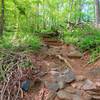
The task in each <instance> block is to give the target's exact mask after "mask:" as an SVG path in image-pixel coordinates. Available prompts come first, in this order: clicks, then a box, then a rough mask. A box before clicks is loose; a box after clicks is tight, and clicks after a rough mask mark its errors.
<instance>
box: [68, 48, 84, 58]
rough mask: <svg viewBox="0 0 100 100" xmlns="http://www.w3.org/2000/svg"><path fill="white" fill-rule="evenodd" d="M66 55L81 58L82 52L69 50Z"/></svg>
mask: <svg viewBox="0 0 100 100" xmlns="http://www.w3.org/2000/svg"><path fill="white" fill-rule="evenodd" d="M68 57H70V58H81V57H82V54H81V53H80V52H79V51H76V50H75V51H71V52H70V53H69V54H68Z"/></svg>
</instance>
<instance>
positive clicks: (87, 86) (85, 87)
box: [81, 79, 96, 90]
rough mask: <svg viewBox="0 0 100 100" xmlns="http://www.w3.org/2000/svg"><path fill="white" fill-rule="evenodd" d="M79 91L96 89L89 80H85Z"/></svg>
mask: <svg viewBox="0 0 100 100" xmlns="http://www.w3.org/2000/svg"><path fill="white" fill-rule="evenodd" d="M81 89H83V90H93V89H96V85H95V84H94V83H93V82H92V81H91V80H89V79H87V80H86V81H85V82H84V84H83V86H82V88H81Z"/></svg>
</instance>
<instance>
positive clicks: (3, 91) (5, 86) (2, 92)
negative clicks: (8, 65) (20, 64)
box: [1, 73, 12, 100]
mask: <svg viewBox="0 0 100 100" xmlns="http://www.w3.org/2000/svg"><path fill="white" fill-rule="evenodd" d="M11 76H12V73H11V74H10V75H9V77H8V81H7V83H6V84H4V86H3V88H2V90H1V100H3V96H4V93H5V91H6V88H7V86H8V84H9V81H10V77H11Z"/></svg>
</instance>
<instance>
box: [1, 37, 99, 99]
mask: <svg viewBox="0 0 100 100" xmlns="http://www.w3.org/2000/svg"><path fill="white" fill-rule="evenodd" d="M43 42H44V44H43V47H42V48H41V49H40V50H39V51H37V52H34V53H29V54H28V56H29V58H30V59H31V62H32V63H33V65H34V66H36V68H35V69H32V70H31V69H30V68H27V69H22V74H23V73H25V74H27V76H28V78H27V77H24V75H22V76H23V77H22V80H21V82H20V86H22V87H21V88H22V90H19V91H20V92H19V94H18V95H20V97H18V95H17V96H16V98H17V99H11V98H10V99H9V100H100V59H97V60H96V61H95V62H94V63H91V64H88V60H89V58H90V55H89V53H88V52H84V53H83V54H81V53H80V52H79V50H78V49H77V48H76V47H74V46H73V45H66V44H64V43H62V42H60V41H58V40H54V39H53V40H49V39H47V38H45V39H43ZM33 70H34V74H33V72H32V71H33ZM16 77H17V76H16ZM29 77H30V78H29ZM27 80H29V81H30V83H28V82H27ZM14 81H16V80H15V79H13V82H14ZM9 84H10V83H9ZM27 84H31V85H30V86H29V87H30V88H28V91H25V89H24V85H27ZM27 86H28V85H27ZM1 87H2V86H1ZM3 90H4V89H3ZM15 90H16V89H15ZM11 93H12V92H11V91H10V92H9V95H10V94H11ZM13 93H14V91H13ZM15 93H16V92H15ZM17 93H18V92H17ZM5 94H6V93H5ZM1 95H2V93H1ZM9 95H8V96H9ZM8 96H7V97H8ZM5 98H6V97H5ZM5 100H8V99H5Z"/></svg>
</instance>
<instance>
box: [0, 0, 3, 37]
mask: <svg viewBox="0 0 100 100" xmlns="http://www.w3.org/2000/svg"><path fill="white" fill-rule="evenodd" d="M3 30H4V0H1V16H0V35H2V34H3Z"/></svg>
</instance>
